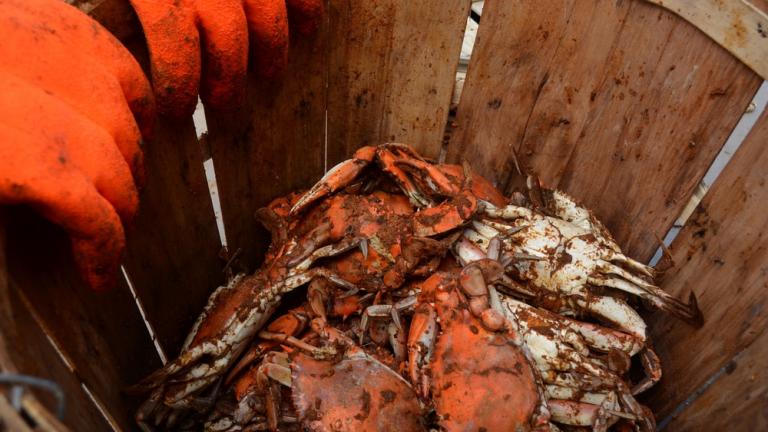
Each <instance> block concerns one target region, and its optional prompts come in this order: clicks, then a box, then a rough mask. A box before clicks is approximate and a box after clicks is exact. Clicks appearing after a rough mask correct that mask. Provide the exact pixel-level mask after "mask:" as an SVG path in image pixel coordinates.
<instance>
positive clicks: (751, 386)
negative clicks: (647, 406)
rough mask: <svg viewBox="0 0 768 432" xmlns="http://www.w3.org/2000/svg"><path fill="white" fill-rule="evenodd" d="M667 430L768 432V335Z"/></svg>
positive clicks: (736, 360)
mask: <svg viewBox="0 0 768 432" xmlns="http://www.w3.org/2000/svg"><path fill="white" fill-rule="evenodd" d="M665 430H667V431H670V432H672V431H675V432H700V431H733V432H752V431H765V430H768V331H763V334H762V335H761V336H760V337H759V338H758V339H756V340H755V341H754V342H753V343H752V345H751V346H750V347H749V348H747V349H746V350H745V351H744V352H742V353H740V354H739V355H738V356H736V358H734V359H733V360H732V361H731V362H729V363H728V364H727V366H726V370H725V374H724V375H723V376H722V377H721V378H720V379H718V380H717V381H715V382H714V383H713V384H712V386H711V387H709V388H708V389H707V390H706V391H705V392H704V393H703V394H702V395H701V397H699V398H698V399H696V400H695V401H694V402H693V403H692V404H691V406H689V407H688V408H686V410H685V411H683V412H682V413H681V415H680V416H678V417H676V418H675V419H673V420H672V421H671V422H670V423H669V425H668V426H667V427H666V429H665Z"/></svg>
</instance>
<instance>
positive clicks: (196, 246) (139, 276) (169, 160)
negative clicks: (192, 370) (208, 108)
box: [126, 118, 224, 356]
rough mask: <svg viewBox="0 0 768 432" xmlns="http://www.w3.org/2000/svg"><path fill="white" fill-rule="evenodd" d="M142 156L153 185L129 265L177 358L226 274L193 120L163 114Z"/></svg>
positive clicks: (133, 234)
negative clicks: (176, 120) (193, 326)
mask: <svg viewBox="0 0 768 432" xmlns="http://www.w3.org/2000/svg"><path fill="white" fill-rule="evenodd" d="M144 157H145V163H146V166H147V184H146V186H145V187H144V189H143V191H142V193H141V196H140V200H141V201H140V206H141V207H140V209H139V216H138V218H137V221H136V223H135V226H134V227H133V228H132V229H129V230H128V231H127V237H128V253H127V256H126V268H127V269H128V274H129V276H130V278H131V282H132V283H133V285H134V288H135V290H136V293H137V295H138V296H139V298H140V299H141V302H142V304H143V306H144V310H145V312H146V315H147V319H148V320H149V321H150V322H151V323H152V325H153V327H154V329H155V333H156V335H157V338H158V340H159V342H160V344H161V346H162V347H163V348H164V349H165V351H166V352H167V354H168V356H175V355H176V353H177V352H178V350H179V348H180V347H181V344H182V342H183V341H184V338H185V337H186V335H187V332H189V329H190V328H191V327H192V324H193V322H194V321H195V319H196V318H197V316H198V315H199V314H200V311H202V310H203V307H204V306H205V303H206V301H207V299H208V296H209V295H210V293H211V292H212V291H213V290H214V289H215V288H216V287H217V286H218V285H219V284H220V283H221V282H222V281H223V279H224V278H223V275H222V273H221V268H222V267H223V265H224V262H223V261H222V260H221V259H219V257H218V254H219V251H220V249H221V242H220V240H219V234H218V232H217V230H216V220H215V217H214V214H213V206H212V205H211V200H210V195H209V193H208V183H207V181H206V179H205V172H204V170H203V157H202V151H201V148H200V145H199V143H198V141H197V136H196V134H195V127H194V125H193V124H192V119H191V118H190V119H187V120H183V121H178V122H174V121H171V120H168V119H160V121H159V122H158V125H157V126H156V128H155V132H154V135H153V137H152V139H151V140H150V141H149V142H148V143H147V144H146V145H145V148H144Z"/></svg>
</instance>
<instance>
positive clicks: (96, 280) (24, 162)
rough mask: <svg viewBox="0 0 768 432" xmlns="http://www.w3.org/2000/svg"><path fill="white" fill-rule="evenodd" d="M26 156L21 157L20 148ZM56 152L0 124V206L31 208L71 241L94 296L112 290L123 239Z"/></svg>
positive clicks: (104, 206) (113, 217)
mask: <svg viewBox="0 0 768 432" xmlns="http://www.w3.org/2000/svg"><path fill="white" fill-rule="evenodd" d="M22 146H23V147H24V148H26V149H27V150H28V151H26V152H23V153H21V154H20V153H19V152H18V150H19V148H20V147H22ZM59 154H60V153H59V147H58V146H56V145H55V144H54V143H51V142H49V141H41V140H40V139H37V138H35V137H33V136H31V135H28V134H25V133H23V132H21V131H19V130H16V129H13V128H10V127H8V126H6V125H4V124H0V203H9V204H29V205H32V206H33V207H35V208H36V209H38V211H40V212H41V213H42V214H43V216H45V217H46V218H47V219H49V220H50V221H52V222H54V223H56V224H59V225H61V226H62V227H63V228H64V229H65V230H66V231H67V232H68V233H69V235H70V238H71V242H72V251H73V254H74V258H75V263H76V264H77V267H78V269H79V270H80V272H81V274H82V275H83V277H84V279H85V280H86V282H87V283H88V284H89V286H90V287H91V288H93V289H94V290H99V291H101V290H105V289H108V288H110V287H111V286H113V285H114V282H115V280H116V276H117V270H118V268H119V265H120V257H121V255H122V252H123V249H124V248H125V234H124V232H123V227H122V225H121V224H120V219H119V218H118V216H117V213H115V211H114V209H113V208H112V206H111V205H110V204H109V202H107V200H105V199H104V198H103V197H102V196H101V195H99V193H98V192H97V191H96V189H95V188H94V187H93V185H92V184H91V183H90V182H88V180H87V179H86V178H85V177H84V176H83V175H82V174H80V173H79V172H78V171H77V170H76V169H74V168H73V167H72V166H71V165H70V164H69V163H68V162H66V161H63V162H62V161H61V160H60V159H59Z"/></svg>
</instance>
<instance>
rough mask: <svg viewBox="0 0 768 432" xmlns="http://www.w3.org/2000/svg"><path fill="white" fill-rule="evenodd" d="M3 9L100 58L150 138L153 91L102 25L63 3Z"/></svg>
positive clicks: (9, 1) (16, 3)
mask: <svg viewBox="0 0 768 432" xmlns="http://www.w3.org/2000/svg"><path fill="white" fill-rule="evenodd" d="M0 7H2V8H3V9H5V10H9V9H6V8H14V9H15V10H16V11H18V13H20V14H24V15H26V16H28V17H30V18H32V19H34V20H36V21H37V22H38V23H43V22H44V23H45V25H46V27H48V28H49V29H50V30H52V31H56V32H58V33H59V34H60V35H62V38H63V39H64V41H66V42H67V43H68V44H69V45H70V47H72V49H73V50H80V51H82V52H84V53H87V54H88V55H91V56H93V57H94V58H97V57H98V58H99V61H100V63H101V65H102V66H103V67H105V68H106V69H107V70H108V71H109V72H110V73H111V74H112V75H113V76H115V77H116V78H117V80H118V82H119V83H120V86H121V88H122V90H123V93H124V95H125V98H126V99H127V101H128V105H129V106H130V109H131V111H133V113H134V115H135V116H136V119H137V120H138V122H139V125H140V126H141V131H142V134H143V135H144V136H145V137H148V136H149V133H150V132H151V129H152V125H153V122H154V118H155V99H154V95H153V94H152V87H151V86H150V84H149V81H148V80H147V77H146V76H145V75H144V72H143V71H142V70H141V66H139V63H138V62H137V61H136V59H134V58H133V56H132V55H131V53H130V52H128V50H127V49H126V48H125V47H124V46H123V45H122V44H121V43H120V42H119V41H118V40H117V39H116V38H115V37H114V36H112V34H111V33H109V31H107V30H106V29H105V28H104V27H102V26H101V24H99V23H98V22H96V21H95V20H94V19H92V18H91V17H89V16H88V15H86V14H84V13H82V12H81V11H79V10H78V9H76V8H74V7H72V6H70V5H68V4H66V3H64V2H62V1H61V0H5V1H4V2H3V5H2V6H0Z"/></svg>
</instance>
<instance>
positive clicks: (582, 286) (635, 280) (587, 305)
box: [133, 144, 701, 431]
mask: <svg viewBox="0 0 768 432" xmlns="http://www.w3.org/2000/svg"><path fill="white" fill-rule="evenodd" d="M257 216H258V218H259V219H260V221H261V222H262V223H263V224H264V225H265V226H266V227H267V228H268V229H269V231H270V232H271V235H272V242H271V245H270V247H269V250H268V252H267V254H266V257H265V260H264V263H263V265H262V266H261V267H260V268H259V269H258V270H257V271H256V272H255V273H253V274H250V275H242V274H241V275H237V276H234V277H233V278H232V279H231V280H230V281H229V283H228V284H227V285H226V286H222V287H220V288H219V289H217V290H216V291H215V292H214V293H213V294H212V295H211V297H210V300H209V302H208V305H207V306H206V308H205V310H204V311H203V313H202V315H201V316H200V318H199V319H198V321H197V322H196V324H195V325H194V327H193V329H192V331H191V332H190V334H189V336H188V337H187V340H186V342H185V344H184V347H183V349H182V352H181V354H180V355H179V357H178V358H177V359H175V360H174V361H172V362H170V363H168V364H166V365H165V366H164V367H163V368H162V369H160V370H158V371H156V372H155V373H153V374H152V375H150V376H149V377H147V378H146V379H144V380H143V381H142V382H141V383H139V384H137V385H136V386H135V387H134V388H133V390H134V391H138V392H144V393H148V394H149V398H148V399H147V400H146V402H145V403H144V404H143V405H142V406H141V407H140V409H139V412H138V414H137V419H138V422H139V424H140V425H141V427H142V428H144V429H145V430H156V429H161V430H165V429H182V430H183V429H195V430H199V429H201V428H204V429H205V430H209V431H260V430H311V431H422V430H446V431H470V430H472V431H475V430H477V431H528V430H531V431H534V430H535V431H557V430H574V431H575V430H579V431H581V430H596V431H606V430H609V429H611V430H620V431H631V430H639V431H650V430H654V429H655V424H654V418H653V414H652V413H650V411H649V410H648V409H647V408H646V407H644V406H643V405H641V404H640V403H638V401H637V399H636V396H637V395H638V394H640V393H642V392H643V391H645V390H647V389H648V388H649V387H651V386H652V385H653V384H654V383H655V382H656V381H658V379H659V377H660V376H661V368H660V365H659V360H658V358H657V356H656V355H655V354H654V352H653V350H652V349H651V347H650V345H649V343H648V341H647V339H646V324H645V322H644V321H643V319H642V318H641V317H640V315H639V314H638V312H637V311H636V309H635V308H634V307H633V305H637V304H638V303H637V302H638V300H642V301H643V303H645V304H649V305H652V306H654V307H656V308H658V309H661V310H663V311H666V312H669V313H671V314H673V315H675V316H677V317H680V318H681V319H683V320H685V321H688V322H690V323H694V324H695V323H700V321H701V314H700V312H699V311H698V309H697V307H696V303H695V299H694V298H693V297H691V299H690V300H689V303H688V304H685V303H683V302H681V301H679V300H677V299H675V298H673V297H671V296H670V295H669V294H667V293H665V292H664V291H662V290H661V289H660V288H659V287H657V286H655V285H654V283H653V279H654V271H653V269H652V268H649V267H647V266H646V265H644V264H641V263H639V262H637V261H635V260H633V259H631V258H629V257H627V256H625V255H624V254H623V253H622V252H621V250H620V249H619V247H618V245H617V244H616V242H615V241H614V240H613V238H612V237H611V235H610V234H609V233H608V231H607V230H606V229H605V227H604V226H603V225H602V224H601V223H600V222H599V221H598V220H597V219H596V218H595V217H594V216H593V215H592V214H591V213H590V212H589V211H587V210H586V209H584V208H582V207H580V206H579V205H577V204H576V203H575V202H574V201H573V200H572V199H571V198H570V197H568V196H567V195H565V194H564V193H562V192H560V191H557V190H548V189H544V188H542V187H540V186H538V185H537V182H536V181H533V180H532V179H529V182H528V189H527V190H525V191H523V192H516V193H514V194H513V195H512V196H511V197H510V198H507V197H505V196H503V195H502V194H501V193H500V192H499V191H498V190H496V188H494V187H493V185H492V184H491V183H490V182H489V181H487V180H486V179H484V178H483V177H481V176H480V175H478V174H477V173H475V172H473V171H472V169H471V168H470V167H469V166H468V165H467V164H464V165H463V166H458V165H441V164H434V163H432V162H430V161H427V160H425V159H424V158H422V157H420V156H419V155H418V154H417V153H416V152H415V151H414V150H413V149H412V148H410V147H408V146H405V145H402V144H385V145H381V146H378V147H365V148H362V149H360V150H358V151H357V152H356V153H355V155H354V157H353V158H352V159H349V160H347V161H344V162H342V163H340V164H339V165H337V166H336V167H334V168H333V169H332V170H330V171H329V172H328V173H327V174H326V175H325V176H324V177H323V178H322V179H321V180H320V181H319V182H318V183H317V184H316V185H315V186H314V187H312V188H311V189H310V190H309V191H307V192H305V193H293V194H290V195H288V196H285V197H281V198H278V199H276V200H275V201H273V202H272V203H271V204H270V205H269V206H268V207H266V208H264V209H261V210H260V211H259V212H258V214H257ZM292 291H293V293H291V294H290V295H291V296H293V298H294V301H293V302H292V303H294V305H293V306H294V307H291V308H287V307H286V306H285V305H283V306H282V307H281V303H282V302H283V300H284V298H285V296H286V295H288V294H289V292H292ZM297 293H298V294H297ZM297 296H298V297H297ZM296 298H298V299H300V301H296V300H295V299H296ZM638 369H639V370H642V371H644V373H642V374H640V375H639V377H638V374H637V373H636V372H637V370H638ZM630 370H632V371H633V372H634V373H633V374H630V373H629V372H630Z"/></svg>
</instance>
